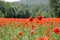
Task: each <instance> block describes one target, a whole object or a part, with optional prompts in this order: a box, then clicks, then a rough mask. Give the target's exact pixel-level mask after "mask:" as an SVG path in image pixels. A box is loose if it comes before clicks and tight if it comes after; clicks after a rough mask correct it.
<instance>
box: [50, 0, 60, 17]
mask: <svg viewBox="0 0 60 40" xmlns="http://www.w3.org/2000/svg"><path fill="white" fill-rule="evenodd" d="M50 8H51V9H50V10H51V14H52V16H53V17H60V0H50Z"/></svg>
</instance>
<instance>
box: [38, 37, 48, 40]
mask: <svg viewBox="0 0 60 40" xmlns="http://www.w3.org/2000/svg"><path fill="white" fill-rule="evenodd" d="M38 40H48V38H43V37H41V38H39V39H38Z"/></svg>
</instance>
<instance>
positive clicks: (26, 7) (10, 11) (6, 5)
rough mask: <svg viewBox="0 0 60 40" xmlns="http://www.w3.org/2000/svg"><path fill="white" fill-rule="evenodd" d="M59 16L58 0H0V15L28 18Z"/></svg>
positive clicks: (59, 4)
mask: <svg viewBox="0 0 60 40" xmlns="http://www.w3.org/2000/svg"><path fill="white" fill-rule="evenodd" d="M39 15H40V16H43V17H45V18H46V17H60V0H42V1H41V0H22V1H18V2H4V1H0V17H3V18H28V17H30V16H32V17H34V18H35V17H37V16H39Z"/></svg>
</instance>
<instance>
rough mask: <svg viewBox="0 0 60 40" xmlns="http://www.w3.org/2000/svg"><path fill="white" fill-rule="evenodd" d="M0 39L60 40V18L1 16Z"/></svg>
mask: <svg viewBox="0 0 60 40" xmlns="http://www.w3.org/2000/svg"><path fill="white" fill-rule="evenodd" d="M0 40H60V18H43V17H42V16H38V17H37V18H33V17H29V18H0Z"/></svg>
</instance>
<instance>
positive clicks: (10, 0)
mask: <svg viewBox="0 0 60 40" xmlns="http://www.w3.org/2000/svg"><path fill="white" fill-rule="evenodd" d="M4 1H6V2H15V1H21V0H4Z"/></svg>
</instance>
